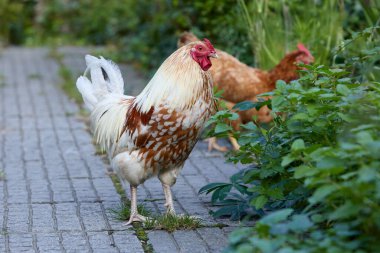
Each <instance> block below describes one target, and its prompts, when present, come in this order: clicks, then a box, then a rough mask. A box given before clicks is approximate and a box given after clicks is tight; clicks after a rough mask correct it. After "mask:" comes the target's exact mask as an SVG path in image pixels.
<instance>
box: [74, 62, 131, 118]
mask: <svg viewBox="0 0 380 253" xmlns="http://www.w3.org/2000/svg"><path fill="white" fill-rule="evenodd" d="M85 59H86V65H87V69H86V71H85V72H84V76H80V77H79V78H78V80H77V88H78V90H79V92H80V93H81V94H82V97H83V100H84V102H85V104H86V106H87V107H88V108H89V109H90V110H91V111H92V110H93V109H94V107H95V105H96V104H97V103H98V102H100V101H101V100H103V99H104V97H105V96H106V95H107V94H120V95H122V94H124V81H123V77H122V75H121V72H120V69H119V67H118V66H117V65H116V64H115V63H113V62H112V61H110V60H106V59H104V58H103V57H100V58H97V57H94V56H91V55H86V57H85ZM88 71H90V74H91V81H90V80H89V79H88V78H87V77H86V74H87V72H88Z"/></svg>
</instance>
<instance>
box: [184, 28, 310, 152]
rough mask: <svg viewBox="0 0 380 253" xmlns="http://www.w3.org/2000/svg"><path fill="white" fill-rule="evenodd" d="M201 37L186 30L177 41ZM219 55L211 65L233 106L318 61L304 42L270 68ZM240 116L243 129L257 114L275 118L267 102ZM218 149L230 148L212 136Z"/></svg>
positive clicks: (294, 76)
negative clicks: (301, 66)
mask: <svg viewBox="0 0 380 253" xmlns="http://www.w3.org/2000/svg"><path fill="white" fill-rule="evenodd" d="M196 40H198V38H197V37H196V36H195V35H194V34H192V33H190V32H185V33H183V34H182V35H181V36H180V38H179V39H178V42H177V45H178V47H181V46H183V45H186V44H188V43H191V42H193V41H196ZM216 52H217V53H218V55H219V59H218V61H217V62H213V66H212V68H211V69H210V72H211V75H212V78H213V80H214V85H215V86H216V87H217V88H218V89H219V90H223V95H222V96H223V100H225V102H226V105H227V108H229V109H231V108H232V107H233V106H234V104H235V103H239V102H242V101H246V100H250V101H257V95H259V94H262V93H266V92H270V91H272V90H274V89H275V87H276V81H277V80H284V81H285V82H290V81H292V80H295V79H297V78H298V77H299V75H298V70H300V67H299V66H297V64H298V63H304V64H310V63H312V62H314V57H313V55H312V54H311V53H310V51H309V50H308V49H307V48H306V47H305V46H304V45H303V44H301V43H299V44H298V45H297V50H295V51H293V52H290V53H288V54H286V55H285V57H284V58H283V59H282V60H281V61H280V62H279V63H278V64H277V65H276V66H275V67H274V68H273V69H271V70H270V71H265V70H261V69H257V68H252V67H250V66H248V65H246V64H244V63H242V62H240V61H239V60H238V59H236V58H235V57H233V56H232V55H230V54H228V53H226V52H224V51H222V50H219V49H217V50H216ZM239 116H240V119H238V121H237V122H236V123H234V124H233V127H234V129H235V130H238V129H239V126H240V123H247V122H248V121H251V120H252V117H253V116H257V120H258V121H259V122H263V123H267V122H270V121H271V120H272V116H271V115H270V110H269V108H268V107H267V106H264V107H262V108H261V109H260V110H259V111H257V110H256V109H251V110H248V111H243V112H239ZM229 139H230V141H231V143H232V145H233V147H234V149H239V145H238V144H237V142H236V140H234V139H233V138H232V137H230V138H229ZM212 149H216V150H219V151H226V150H227V148H226V147H222V146H219V145H218V144H217V142H216V139H215V138H210V139H209V150H212Z"/></svg>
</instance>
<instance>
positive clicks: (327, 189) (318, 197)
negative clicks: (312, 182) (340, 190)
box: [309, 185, 336, 204]
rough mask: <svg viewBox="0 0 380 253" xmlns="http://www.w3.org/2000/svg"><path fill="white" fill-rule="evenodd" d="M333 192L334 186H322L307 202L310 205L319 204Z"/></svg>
mask: <svg viewBox="0 0 380 253" xmlns="http://www.w3.org/2000/svg"><path fill="white" fill-rule="evenodd" d="M335 190H336V186H335V185H323V186H321V187H319V188H318V189H317V190H316V191H315V192H314V194H313V196H311V197H310V198H309V202H310V203H311V204H315V203H318V202H321V201H322V200H323V199H324V198H326V197H327V196H328V195H330V194H331V193H332V192H334V191H335Z"/></svg>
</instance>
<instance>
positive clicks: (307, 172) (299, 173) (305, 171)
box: [294, 165, 318, 179]
mask: <svg viewBox="0 0 380 253" xmlns="http://www.w3.org/2000/svg"><path fill="white" fill-rule="evenodd" d="M316 173H318V170H316V169H315V168H312V167H310V166H307V165H300V166H298V167H297V168H295V169H294V178H297V179H299V178H303V177H309V176H313V175H315V174H316Z"/></svg>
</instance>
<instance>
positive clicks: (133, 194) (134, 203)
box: [125, 185, 146, 225]
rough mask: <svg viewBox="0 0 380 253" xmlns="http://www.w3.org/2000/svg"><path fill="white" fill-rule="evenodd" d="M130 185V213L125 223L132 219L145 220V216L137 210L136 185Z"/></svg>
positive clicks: (130, 222) (130, 221)
mask: <svg viewBox="0 0 380 253" xmlns="http://www.w3.org/2000/svg"><path fill="white" fill-rule="evenodd" d="M130 187H131V215H130V217H129V221H128V222H127V223H126V224H125V225H130V224H132V222H134V221H139V222H144V221H146V217H145V216H142V215H140V214H139V213H138V211H137V187H136V186H132V185H131V186H130Z"/></svg>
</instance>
